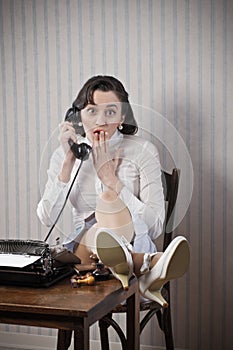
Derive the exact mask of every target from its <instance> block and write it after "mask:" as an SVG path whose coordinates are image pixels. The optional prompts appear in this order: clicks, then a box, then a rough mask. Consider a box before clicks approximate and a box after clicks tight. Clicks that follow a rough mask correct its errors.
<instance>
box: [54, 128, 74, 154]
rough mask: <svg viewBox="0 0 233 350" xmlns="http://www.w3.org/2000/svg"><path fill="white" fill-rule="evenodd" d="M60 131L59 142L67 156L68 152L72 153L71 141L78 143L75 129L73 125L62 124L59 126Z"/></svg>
mask: <svg viewBox="0 0 233 350" xmlns="http://www.w3.org/2000/svg"><path fill="white" fill-rule="evenodd" d="M59 130H60V133H59V136H58V140H59V142H60V144H61V145H62V148H63V150H64V152H65V154H67V153H68V152H71V150H70V145H69V143H68V141H69V139H71V140H72V141H73V142H77V137H76V134H75V129H74V127H73V125H72V123H70V122H62V123H61V124H59Z"/></svg>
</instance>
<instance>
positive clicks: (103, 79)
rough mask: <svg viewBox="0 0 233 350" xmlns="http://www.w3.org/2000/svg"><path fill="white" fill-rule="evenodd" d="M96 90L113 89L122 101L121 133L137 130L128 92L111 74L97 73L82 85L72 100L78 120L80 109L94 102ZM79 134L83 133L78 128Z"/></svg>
mask: <svg viewBox="0 0 233 350" xmlns="http://www.w3.org/2000/svg"><path fill="white" fill-rule="evenodd" d="M96 90H100V91H104V92H108V91H113V92H114V93H115V94H116V96H117V97H118V98H119V100H120V102H122V115H124V116H125V119H124V123H123V124H122V128H121V129H119V131H120V132H121V133H122V134H128V135H134V134H136V132H137V131H138V127H137V123H136V120H135V118H134V114H133V110H132V107H131V105H130V103H129V100H128V93H127V92H126V91H125V88H124V86H123V84H122V83H121V82H120V81H119V80H117V79H116V78H114V77H112V76H107V75H97V76H94V77H92V78H90V79H89V80H88V81H87V82H86V83H85V84H84V85H83V87H82V89H81V90H80V92H79V93H78V96H77V97H76V99H75V101H74V102H73V110H76V112H77V114H76V117H78V120H79V121H81V113H80V112H81V110H82V109H83V108H85V107H86V106H87V105H88V104H95V102H94V98H93V96H94V92H95V91H96ZM80 129H81V128H80V127H79V134H81V135H84V129H83V128H82V129H83V132H82V131H81V130H80Z"/></svg>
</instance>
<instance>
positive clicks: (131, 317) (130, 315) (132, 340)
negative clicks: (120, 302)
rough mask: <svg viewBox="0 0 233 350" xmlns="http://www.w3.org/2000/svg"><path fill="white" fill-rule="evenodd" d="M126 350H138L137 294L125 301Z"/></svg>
mask: <svg viewBox="0 0 233 350" xmlns="http://www.w3.org/2000/svg"><path fill="white" fill-rule="evenodd" d="M126 302H127V304H126V305H127V311H126V315H127V330H126V331H127V348H128V349H134V350H139V346H140V345H139V343H140V342H139V337H140V330H139V292H138V290H136V292H135V294H133V295H132V296H131V297H129V298H128V299H127V301H126Z"/></svg>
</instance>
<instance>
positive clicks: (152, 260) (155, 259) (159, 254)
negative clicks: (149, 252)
mask: <svg viewBox="0 0 233 350" xmlns="http://www.w3.org/2000/svg"><path fill="white" fill-rule="evenodd" d="M162 255H163V253H160V252H157V253H156V254H155V255H154V256H153V257H152V259H151V262H150V270H151V269H152V268H153V267H154V266H155V265H156V264H157V262H158V260H159V259H160V258H161V256H162Z"/></svg>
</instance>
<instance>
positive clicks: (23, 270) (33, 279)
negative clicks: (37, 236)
mask: <svg viewBox="0 0 233 350" xmlns="http://www.w3.org/2000/svg"><path fill="white" fill-rule="evenodd" d="M79 263H80V260H79V259H78V257H76V256H75V255H74V254H72V253H71V252H70V251H68V250H67V249H66V248H64V247H62V246H60V247H59V248H58V247H56V246H55V247H53V248H51V247H50V246H49V244H48V243H46V242H44V241H37V240H18V239H9V240H0V284H3V285H6V284H7V285H18V286H28V287H49V286H51V285H52V284H54V283H56V282H58V281H59V280H61V279H63V278H65V277H67V276H70V275H72V274H73V273H74V270H73V267H72V266H73V265H74V264H79Z"/></svg>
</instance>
